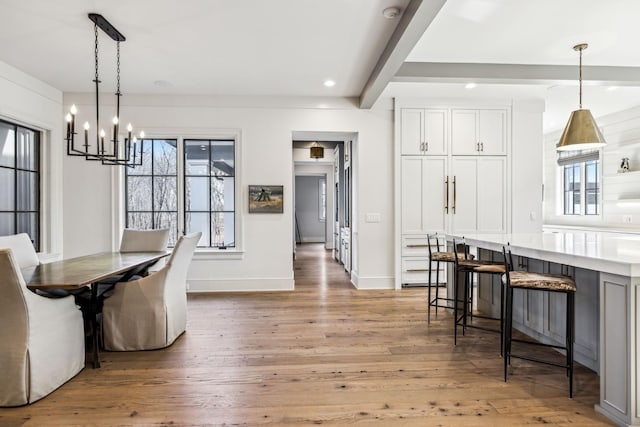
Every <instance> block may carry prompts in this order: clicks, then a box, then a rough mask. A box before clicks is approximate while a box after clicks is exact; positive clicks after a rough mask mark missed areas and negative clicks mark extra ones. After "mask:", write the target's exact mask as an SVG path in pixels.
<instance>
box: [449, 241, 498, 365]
mask: <svg viewBox="0 0 640 427" xmlns="http://www.w3.org/2000/svg"><path fill="white" fill-rule="evenodd" d="M453 248H454V252H455V258H454V262H455V271H456V277H455V278H454V283H455V284H454V294H455V297H454V299H456V300H457V299H458V289H459V288H458V283H457V280H458V274H459V273H462V274H464V289H463V294H464V304H463V305H462V315H460V316H458V305H457V304H456V307H455V309H454V325H453V329H454V331H453V344H454V345H457V343H458V342H457V341H458V326H462V335H463V336H464V334H465V330H466V328H474V329H481V330H483V331H488V332H496V333H498V334H500V354H502V350H503V345H504V342H503V338H504V285H503V284H502V282H501V284H500V317H492V316H486V315H482V314H475V315H474V314H473V274H474V273H476V274H491V275H495V274H499V275H500V276H502V275H503V274H504V273H505V271H506V267H505V264H504V262H496V261H488V260H476V259H469V250H468V246H467V245H466V243H465V241H464V238H463V239H454V245H453ZM458 248H463V253H462V254H460V253H458ZM474 317H477V318H481V319H489V320H497V321H498V327H497V328H493V327H490V326H484V325H474V324H472V323H469V322H468V321H467V319H471V322H473V318H474Z"/></svg>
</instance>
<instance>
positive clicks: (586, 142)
mask: <svg viewBox="0 0 640 427" xmlns="http://www.w3.org/2000/svg"><path fill="white" fill-rule="evenodd" d="M588 46H589V45H588V44H586V43H581V44H578V45H575V46H574V47H573V50H577V51H578V52H580V105H579V107H578V109H577V110H575V111H573V112H572V113H571V116H569V121H568V122H567V126H566V127H565V128H564V132H562V136H561V137H560V141H558V144H557V145H556V150H557V151H574V150H588V149H593V148H599V147H602V146H604V145H605V144H606V142H605V140H604V137H603V136H602V133H601V132H600V129H599V128H598V125H597V124H596V121H595V120H594V118H593V116H592V115H591V111H589V110H586V109H583V108H582V51H583V50H585V49H586V48H587V47H588Z"/></svg>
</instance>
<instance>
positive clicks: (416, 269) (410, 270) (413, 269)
mask: <svg viewBox="0 0 640 427" xmlns="http://www.w3.org/2000/svg"><path fill="white" fill-rule="evenodd" d="M417 271H429V269H428V268H409V269H407V272H411V273H414V272H417Z"/></svg>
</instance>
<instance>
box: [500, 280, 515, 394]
mask: <svg viewBox="0 0 640 427" xmlns="http://www.w3.org/2000/svg"><path fill="white" fill-rule="evenodd" d="M506 293H507V296H506V304H505V305H506V307H505V311H506V313H505V326H504V335H505V336H504V350H503V354H502V357H503V361H502V362H503V364H504V382H507V369H508V365H509V362H510V360H509V357H510V356H511V322H512V319H511V315H512V312H513V308H512V305H513V289H512V288H507V292H506Z"/></svg>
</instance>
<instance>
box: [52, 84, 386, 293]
mask: <svg viewBox="0 0 640 427" xmlns="http://www.w3.org/2000/svg"><path fill="white" fill-rule="evenodd" d="M103 98H104V97H103ZM72 102H74V103H76V104H77V105H78V108H80V109H81V110H83V111H88V110H89V109H90V108H91V105H92V103H93V98H92V96H91V95H90V94H65V100H64V103H65V105H66V106H67V107H66V108H68V105H70V104H71V103H72ZM122 102H123V106H122V107H121V116H122V119H123V120H125V121H131V122H133V123H134V124H135V125H136V126H137V127H138V128H140V129H144V130H145V132H146V134H147V136H149V137H177V136H206V135H207V134H209V133H210V132H213V131H215V130H216V129H238V130H240V131H241V135H242V136H241V145H242V148H241V149H242V160H241V164H240V165H239V166H238V170H239V171H240V181H241V182H242V184H241V187H240V188H239V189H238V190H239V201H240V202H241V203H239V204H238V209H240V212H241V216H242V219H241V222H242V235H243V241H242V242H241V244H242V247H243V250H244V252H243V253H242V254H241V256H240V257H234V256H224V255H223V256H221V257H220V258H214V259H211V258H212V257H211V256H208V255H202V254H200V255H198V256H196V258H195V260H194V263H193V264H192V267H191V270H190V273H189V282H190V286H191V290H270V289H274V290H286V289H292V288H293V286H294V281H293V262H292V253H293V248H292V244H293V243H292V242H293V236H292V234H291V233H292V230H293V227H292V224H293V223H292V212H293V209H292V204H291V203H292V185H291V183H292V177H293V158H292V149H291V135H292V131H293V130H296V131H309V132H317V131H320V132H325V131H328V132H357V133H358V134H359V140H358V141H359V147H360V149H359V161H360V164H359V168H358V169H357V170H358V173H359V174H360V176H359V177H358V181H359V182H361V183H362V185H361V187H360V189H359V192H358V194H357V197H358V200H357V205H358V206H359V208H360V211H359V212H362V214H361V215H359V216H358V218H356V219H355V220H354V221H357V222H358V227H357V228H359V230H360V239H361V242H360V245H359V247H360V250H359V252H358V254H357V256H358V258H359V259H358V262H357V265H358V268H359V276H360V277H359V280H358V287H359V288H369V287H375V288H379V287H387V288H392V287H393V244H392V242H393V239H392V236H393V226H392V224H393V186H392V182H393V175H392V165H393V162H392V158H393V156H392V154H393V151H392V145H393V144H392V125H393V124H392V118H393V116H392V111H391V108H390V106H384V107H379V108H378V109H376V110H360V109H358V108H357V106H356V105H357V104H356V102H355V100H327V99H321V100H319V99H289V100H283V99H267V98H234V99H221V98H209V97H199V96H182V97H179V96H124V97H123V100H122ZM320 104H322V105H320ZM381 104H384V103H381ZM89 111H90V110H89ZM114 169H115V168H111V167H106V166H100V165H97V164H94V163H92V162H86V161H84V160H77V159H72V158H67V157H66V156H65V175H64V183H65V188H66V189H68V191H67V192H66V196H65V206H75V207H77V208H78V210H79V211H80V212H73V213H72V214H70V215H69V218H68V219H67V218H65V223H71V222H74V223H76V226H74V227H69V228H67V229H66V232H65V248H67V247H68V250H69V252H70V253H73V252H80V251H83V252H84V251H86V250H87V240H91V242H90V243H89V245H90V246H91V248H90V250H98V249H102V250H110V249H111V248H112V247H113V239H114V233H112V232H111V230H110V229H108V227H107V226H106V224H109V223H110V222H112V215H111V212H112V209H113V205H114V204H115V202H114V200H112V199H111V197H110V196H109V194H110V189H111V186H112V178H111V175H110V174H111V172H110V171H112V170H114ZM254 183H269V184H271V185H278V184H282V185H284V186H285V188H284V213H283V214H271V215H257V214H252V215H249V214H248V213H247V211H246V209H247V208H246V201H245V199H246V197H247V189H246V186H247V185H248V184H254ZM354 202H355V201H354ZM365 212H379V213H381V218H382V220H381V222H380V223H367V224H364V223H363V219H362V218H363V215H364V213H365ZM89 218H90V219H89ZM87 222H89V223H90V224H91V225H92V226H91V227H89V228H87V229H85V228H84V224H85V223H87ZM77 224H82V225H83V226H82V227H78V226H77ZM103 224H105V226H103ZM88 232H91V239H87V233H88ZM115 235H116V236H117V233H116V234H115Z"/></svg>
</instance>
